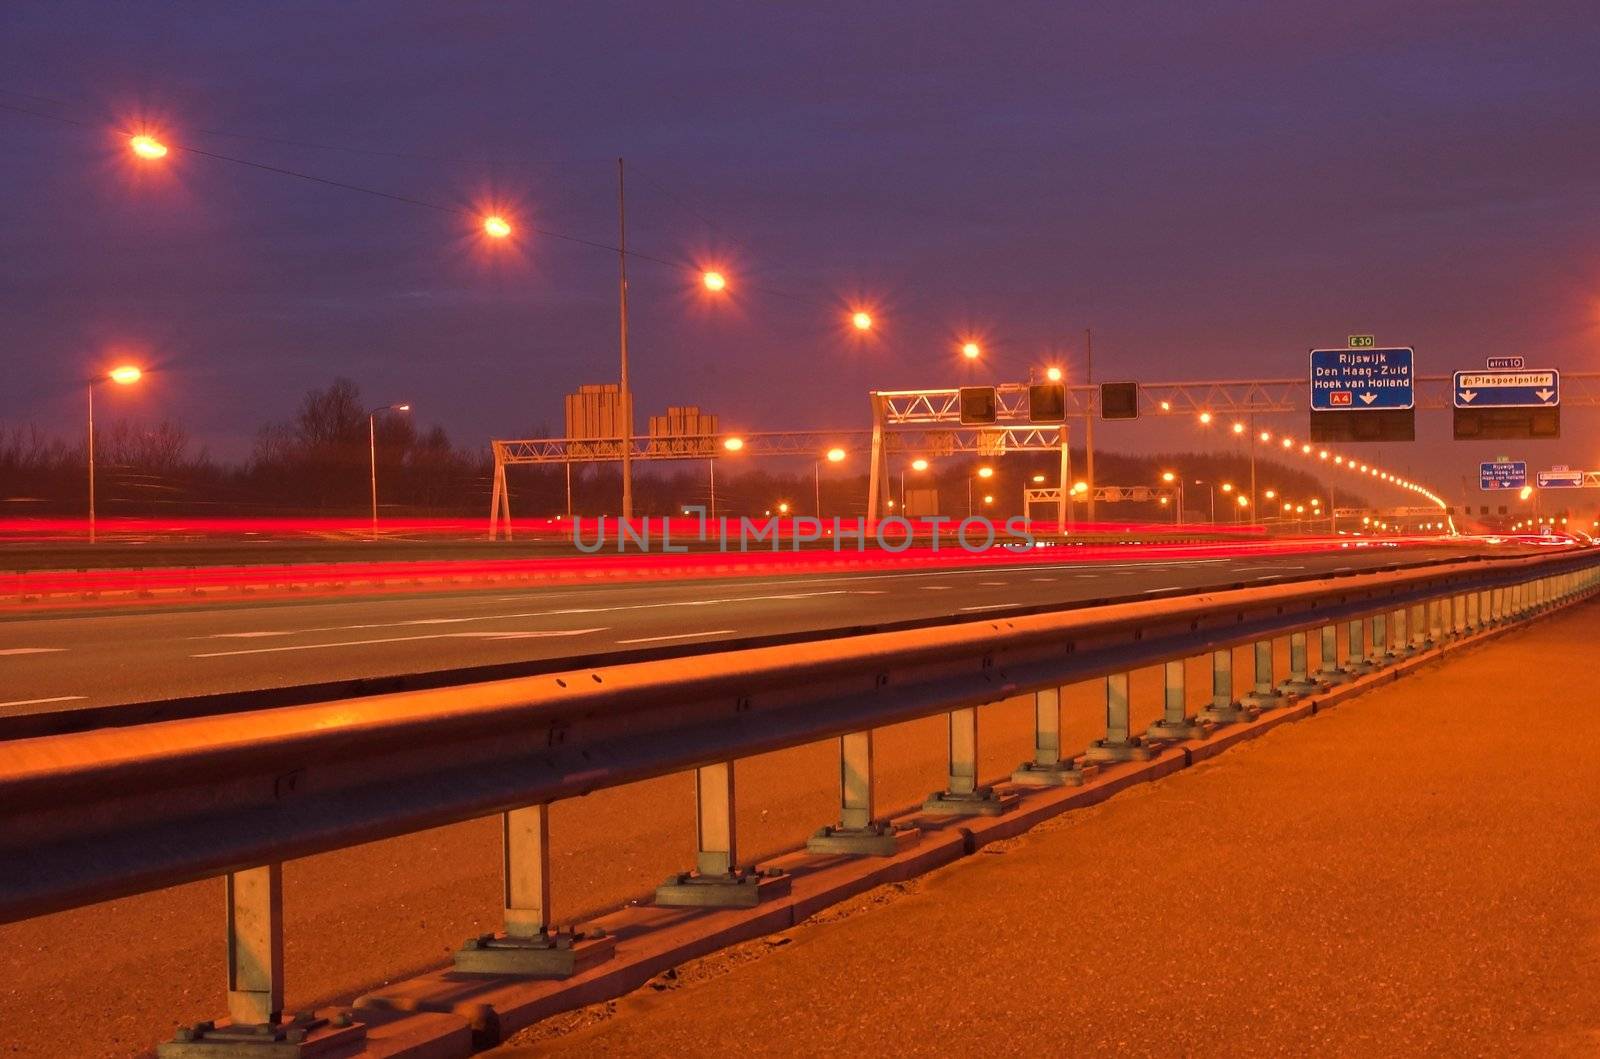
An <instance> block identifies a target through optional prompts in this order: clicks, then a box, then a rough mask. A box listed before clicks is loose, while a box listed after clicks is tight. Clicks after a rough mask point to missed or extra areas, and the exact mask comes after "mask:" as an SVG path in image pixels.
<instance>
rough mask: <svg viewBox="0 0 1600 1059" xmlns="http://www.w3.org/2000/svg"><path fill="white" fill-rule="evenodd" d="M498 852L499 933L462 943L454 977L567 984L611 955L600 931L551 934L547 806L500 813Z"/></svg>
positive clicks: (609, 942) (611, 944) (612, 945)
mask: <svg viewBox="0 0 1600 1059" xmlns="http://www.w3.org/2000/svg"><path fill="white" fill-rule="evenodd" d="M500 851H501V857H500V861H501V872H500V885H501V902H502V906H503V910H504V922H505V931H504V933H501V934H480V935H479V936H478V937H476V938H468V939H467V943H466V944H465V945H464V946H462V947H461V948H460V949H459V950H457V951H456V955H455V969H456V970H457V971H459V972H461V973H462V974H495V975H513V976H522V977H538V978H568V977H571V976H572V975H574V974H576V973H577V972H579V971H581V970H583V969H585V968H587V967H590V966H592V965H594V964H596V963H598V962H600V961H601V960H604V959H607V958H609V957H610V956H611V954H612V953H613V952H615V951H616V940H615V939H614V938H612V937H610V936H609V935H607V934H606V933H605V932H604V931H589V932H584V931H579V930H577V929H569V930H561V929H559V928H557V929H554V930H552V929H551V921H550V807H549V806H548V805H529V806H525V807H523V808H521V809H511V810H508V811H506V812H504V813H501V814H500Z"/></svg>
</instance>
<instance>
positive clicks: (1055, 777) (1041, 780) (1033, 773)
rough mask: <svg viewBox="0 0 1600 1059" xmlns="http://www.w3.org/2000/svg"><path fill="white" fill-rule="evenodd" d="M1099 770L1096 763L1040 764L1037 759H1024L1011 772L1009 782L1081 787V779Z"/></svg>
mask: <svg viewBox="0 0 1600 1059" xmlns="http://www.w3.org/2000/svg"><path fill="white" fill-rule="evenodd" d="M1099 771H1100V767H1099V766H1098V765H1094V764H1089V763H1085V764H1083V765H1074V764H1073V763H1072V762H1071V761H1060V762H1057V763H1056V764H1054V765H1041V764H1039V763H1038V762H1037V761H1024V762H1023V763H1022V764H1020V765H1018V766H1017V770H1016V771H1015V772H1013V773H1012V774H1011V782H1012V783H1015V784H1017V785H1018V786H1021V787H1081V786H1083V781H1084V780H1086V779H1088V778H1089V777H1090V776H1093V775H1094V774H1095V773H1097V772H1099Z"/></svg>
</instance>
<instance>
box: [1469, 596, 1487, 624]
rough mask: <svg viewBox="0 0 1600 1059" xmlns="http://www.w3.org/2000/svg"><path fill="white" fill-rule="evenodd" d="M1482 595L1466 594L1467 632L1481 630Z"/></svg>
mask: <svg viewBox="0 0 1600 1059" xmlns="http://www.w3.org/2000/svg"><path fill="white" fill-rule="evenodd" d="M1483 619H1484V614H1483V593H1482V592H1468V593H1467V632H1469V633H1470V632H1477V631H1478V630H1480V629H1482V628H1483Z"/></svg>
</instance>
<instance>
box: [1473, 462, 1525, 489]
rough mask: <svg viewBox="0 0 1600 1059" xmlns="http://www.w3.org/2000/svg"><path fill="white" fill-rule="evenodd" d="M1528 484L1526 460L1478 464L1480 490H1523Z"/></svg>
mask: <svg viewBox="0 0 1600 1059" xmlns="http://www.w3.org/2000/svg"><path fill="white" fill-rule="evenodd" d="M1527 484H1528V464H1527V461H1526V460H1496V461H1495V462H1494V463H1480V464H1478V488H1479V489H1490V490H1493V489H1521V488H1522V487H1523V486H1525V485H1527Z"/></svg>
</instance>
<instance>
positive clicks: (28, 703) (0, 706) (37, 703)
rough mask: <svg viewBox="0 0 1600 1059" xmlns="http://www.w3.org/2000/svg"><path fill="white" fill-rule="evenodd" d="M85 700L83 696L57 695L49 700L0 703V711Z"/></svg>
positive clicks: (18, 700) (15, 700)
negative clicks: (9, 708)
mask: <svg viewBox="0 0 1600 1059" xmlns="http://www.w3.org/2000/svg"><path fill="white" fill-rule="evenodd" d="M83 698H86V696H83V695H57V696H55V697H54V698H50V699H13V700H12V701H11V702H0V710H3V709H5V708H6V707H7V706H43V705H44V704H45V703H47V702H77V701H78V700H79V699H83Z"/></svg>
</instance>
